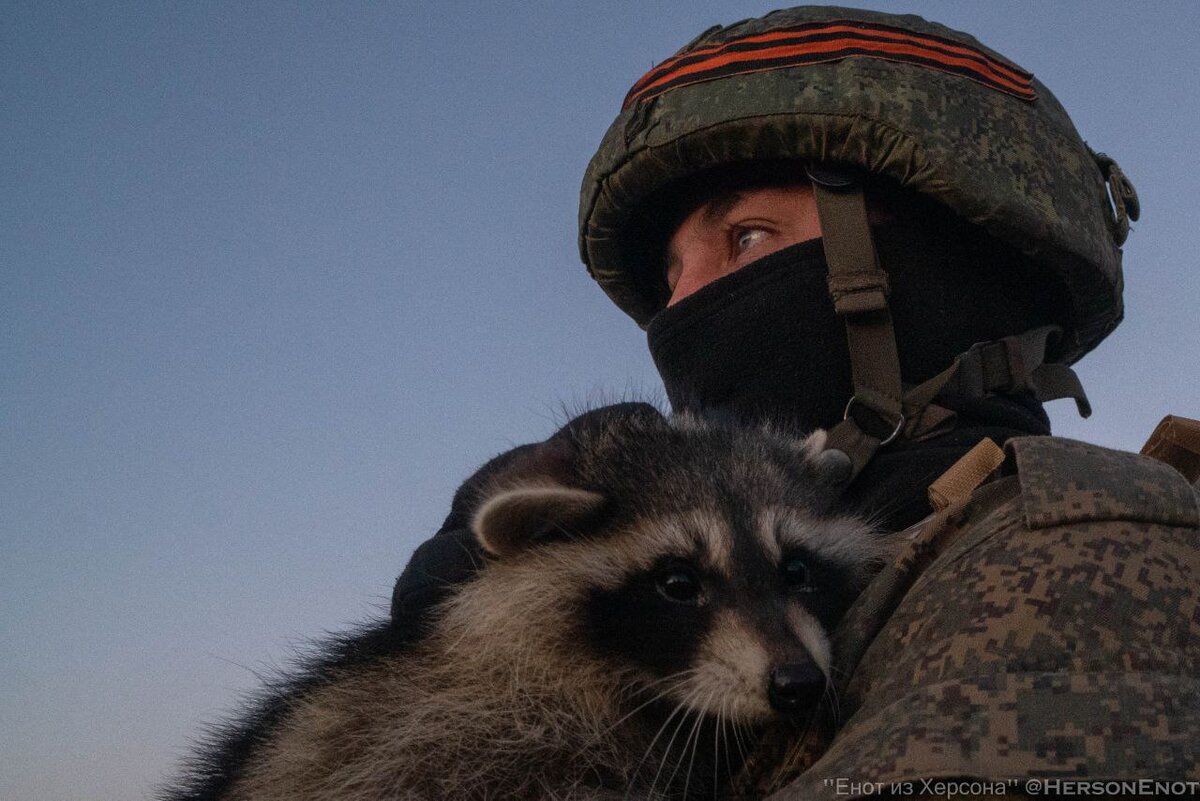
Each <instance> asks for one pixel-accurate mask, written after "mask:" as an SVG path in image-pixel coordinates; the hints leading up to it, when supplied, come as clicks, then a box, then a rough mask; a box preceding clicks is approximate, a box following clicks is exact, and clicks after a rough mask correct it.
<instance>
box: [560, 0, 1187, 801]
mask: <svg viewBox="0 0 1200 801" xmlns="http://www.w3.org/2000/svg"><path fill="white" fill-rule="evenodd" d="M839 37H842V38H839ZM829 41H837V42H839V44H838V45H836V46H837V47H841V48H842V49H841V50H839V51H837V52H831V53H824V54H823V52H824V51H822V50H821V48H822V47H825V45H824V44H822V43H823V42H829ZM897 42H902V43H903V45H904V46H903V48H898V47H896V46H895V43H897ZM831 47H833V46H832V45H831ZM789 48H790V49H789ZM856 48H858V49H856ZM914 52H915V53H918V55H917V56H912V53H914ZM797 54H800V55H797ZM814 54H815V55H814ZM789 59H790V60H789ZM805 59H807V60H805ZM779 159H792V160H797V161H806V162H817V163H829V162H837V163H841V164H850V165H854V166H855V167H857V168H859V169H862V170H865V171H867V172H869V173H874V174H880V175H885V176H887V177H888V178H890V179H892V180H893V181H896V182H898V183H899V184H900V185H901V186H903V187H905V188H909V189H912V190H915V191H917V192H920V193H922V194H924V195H927V196H931V197H934V198H936V199H937V200H939V201H940V202H942V203H943V204H945V205H946V206H948V207H949V208H950V209H951V210H952V211H954V212H956V213H957V214H958V215H960V216H961V217H963V218H965V219H967V220H968V221H970V222H972V223H975V224H976V225H978V226H981V227H982V228H984V229H986V230H987V231H988V232H989V233H990V234H991V235H993V236H994V237H996V238H997V239H999V240H1001V241H1003V242H1006V243H1008V244H1010V245H1012V246H1014V247H1017V248H1019V249H1020V250H1021V251H1022V252H1023V253H1024V254H1025V255H1026V256H1027V257H1028V258H1029V261H1030V264H1031V265H1033V266H1034V268H1035V269H1036V270H1041V271H1043V273H1044V274H1046V275H1047V276H1050V277H1052V278H1053V280H1055V281H1057V282H1060V283H1061V284H1062V285H1064V286H1065V287H1066V288H1067V290H1068V293H1069V295H1070V305H1071V308H1070V309H1069V310H1064V312H1063V320H1064V322H1063V325H1064V328H1065V329H1066V330H1065V334H1064V338H1063V341H1062V342H1061V345H1060V347H1059V352H1058V353H1057V355H1056V359H1057V360H1058V361H1059V362H1060V363H1062V364H1063V366H1065V365H1066V364H1069V363H1071V362H1074V361H1075V360H1077V359H1078V358H1080V357H1081V356H1082V355H1084V354H1085V353H1086V352H1087V351H1089V350H1090V349H1091V348H1093V347H1094V346H1095V345H1096V344H1097V343H1098V342H1099V341H1100V340H1101V339H1102V338H1103V337H1104V336H1106V335H1107V334H1108V333H1109V332H1110V331H1111V330H1112V329H1113V328H1114V327H1115V326H1116V325H1117V323H1119V322H1120V319H1121V316H1122V304H1121V290H1122V283H1123V281H1122V276H1121V250H1120V245H1121V244H1122V243H1123V242H1124V240H1125V236H1126V234H1127V232H1128V227H1129V223H1128V221H1129V219H1136V217H1137V214H1138V204H1137V198H1136V194H1135V193H1134V191H1133V188H1132V185H1131V184H1130V183H1129V182H1128V180H1127V179H1126V178H1125V176H1124V175H1123V174H1122V173H1121V171H1120V169H1119V167H1117V165H1116V163H1115V162H1114V161H1113V160H1112V159H1110V158H1108V157H1107V156H1104V155H1102V154H1097V153H1095V152H1093V151H1092V150H1091V149H1090V148H1088V147H1087V145H1085V144H1084V142H1083V140H1082V139H1081V138H1080V137H1079V135H1078V133H1076V131H1075V129H1074V127H1073V125H1072V124H1071V122H1070V120H1069V118H1068V117H1067V115H1066V113H1065V111H1063V109H1062V107H1061V106H1060V105H1059V104H1058V102H1057V101H1056V100H1055V98H1054V97H1053V95H1052V94H1050V92H1049V91H1048V90H1047V89H1046V87H1045V86H1043V85H1042V84H1041V83H1040V82H1039V81H1037V80H1036V79H1035V78H1033V77H1032V75H1030V74H1029V73H1027V72H1025V71H1024V70H1021V68H1020V67H1018V66H1016V65H1014V64H1012V63H1011V62H1008V61H1006V60H1005V59H1004V58H1003V57H1002V56H1000V55H999V54H997V53H995V52H994V51H991V50H988V49H987V48H985V47H984V46H983V45H981V44H980V43H978V42H977V41H976V40H974V39H973V38H972V37H970V36H967V35H966V34H962V33H960V32H957V31H953V30H950V29H948V28H945V27H943V26H940V25H936V24H934V23H929V22H926V21H925V20H922V19H920V18H918V17H911V16H904V17H896V16H891V15H884V14H876V13H873V12H866V11H858V10H853V9H840V8H817V7H805V8H797V9H788V10H784V11H779V12H774V13H773V14H770V15H768V16H766V17H764V18H761V19H755V20H746V21H743V22H740V23H737V24H735V25H733V26H729V27H727V28H721V27H716V28H713V29H710V30H709V31H706V32H705V33H704V34H702V35H701V36H700V37H698V38H697V39H696V40H695V41H693V42H692V43H690V44H689V45H687V46H686V47H685V48H683V49H682V50H681V51H680V52H679V53H677V54H676V55H675V56H674V57H672V58H671V59H668V60H667V61H666V62H663V64H661V65H659V66H658V67H656V68H655V69H654V70H652V71H651V72H650V73H649V74H647V76H645V77H644V78H643V79H642V80H641V81H639V82H638V83H637V84H635V85H634V88H633V89H632V90H631V92H630V95H629V97H628V98H627V100H626V103H625V106H624V108H623V109H622V112H621V114H620V116H619V117H618V118H617V120H616V122H615V123H614V124H613V126H612V127H611V128H610V129H609V131H608V133H607V135H606V136H605V138H604V141H603V143H602V144H601V146H600V149H599V152H598V153H597V154H596V156H595V158H594V159H593V160H592V163H591V165H590V166H589V168H588V172H587V175H586V176H585V178H584V185H583V191H582V198H581V204H580V249H581V254H582V257H583V260H584V262H585V264H586V265H587V267H588V270H589V272H590V273H591V274H592V276H593V277H594V278H595V279H596V280H597V281H598V282H599V283H600V285H601V286H602V288H604V290H605V291H606V292H607V293H608V294H609V296H610V297H611V298H612V299H613V300H614V301H615V302H616V303H617V305H618V306H620V307H621V308H622V309H624V310H625V311H626V312H627V313H628V314H629V315H630V316H632V317H633V318H634V319H635V320H636V321H637V322H638V323H639V324H642V325H645V324H646V323H647V322H648V321H649V320H650V319H651V318H652V317H653V316H654V315H655V314H656V313H658V311H659V310H660V309H662V308H663V306H664V304H665V301H666V295H665V294H664V293H665V289H666V288H665V287H664V286H663V285H662V284H661V281H660V280H658V278H657V271H658V270H660V269H661V268H660V267H658V265H657V264H656V263H655V262H654V258H655V255H654V252H653V251H652V250H651V249H647V248H645V247H644V246H643V244H642V243H640V242H639V241H638V231H639V229H638V226H637V224H636V223H637V215H638V213H639V211H640V212H642V213H644V210H645V204H647V203H648V202H649V201H648V199H649V198H652V197H653V196H654V195H655V193H660V192H663V191H665V189H666V188H667V187H669V186H671V182H672V181H675V180H678V179H679V178H680V177H681V176H687V175H695V174H697V173H700V172H702V171H703V170H704V169H705V168H707V167H711V166H712V165H728V164H735V163H739V162H753V161H760V160H779ZM823 227H826V226H823ZM827 230H828V229H827ZM831 274H832V271H831ZM836 300H837V298H836V297H835V302H836ZM1081 408H1082V407H1081ZM900 419H901V425H903V421H904V418H903V417H902V418H900ZM897 430H899V429H897ZM1006 451H1007V459H1006V461H1005V463H1004V466H1003V468H1002V469H1001V470H1000V471H998V472H997V474H996V476H994V477H993V480H990V481H988V482H987V483H984V484H983V486H982V487H981V488H979V489H977V490H976V491H975V492H973V493H971V494H970V495H969V496H967V497H965V498H964V499H961V500H959V501H957V502H955V503H953V504H951V505H950V506H949V507H948V508H946V509H944V510H942V511H941V512H938V513H937V514H935V515H934V516H933V517H932V518H929V519H928V520H926V521H923V522H922V523H921V524H919V525H917V526H915V527H913V529H912V538H911V542H910V544H909V546H908V547H907V549H906V550H905V552H904V553H903V554H902V555H901V557H900V558H899V559H898V560H897V561H896V562H895V563H894V564H892V565H890V566H889V567H887V568H886V569H885V571H884V572H883V574H882V575H881V576H880V577H879V578H878V579H877V580H876V581H875V582H874V583H873V584H872V585H871V586H870V587H869V588H868V590H867V591H866V593H865V594H864V595H863V596H862V597H861V598H860V600H859V602H858V603H857V605H856V606H855V608H854V609H853V610H852V611H851V613H850V614H849V616H848V617H847V619H846V620H845V621H844V623H843V625H842V627H841V629H840V632H839V635H838V637H839V649H838V650H839V659H840V663H841V664H840V670H841V675H842V676H843V677H844V679H843V680H842V682H841V686H839V687H838V695H837V702H836V704H834V705H832V706H831V708H829V709H828V710H826V711H827V712H828V713H829V717H831V718H833V717H836V718H837V720H838V721H839V723H838V724H837V725H836V727H831V728H830V729H829V730H828V731H810V732H809V733H808V734H807V735H806V739H805V741H804V742H802V743H799V744H796V743H794V742H792V741H791V739H789V737H790V735H789V734H786V733H785V734H780V735H779V736H778V737H768V738H767V740H766V742H765V743H764V745H763V746H762V747H761V748H760V750H759V751H758V752H757V753H756V754H755V755H753V756H752V758H751V760H750V761H749V763H748V771H747V775H746V777H744V779H745V780H744V781H743V783H742V786H741V788H740V792H739V795H741V796H742V797H747V798H749V797H754V798H758V797H762V796H763V795H764V794H768V793H770V792H772V791H776V792H775V794H774V795H772V796H771V797H772V798H776V799H780V800H781V801H782V800H783V799H804V798H825V797H828V798H835V797H836V798H845V797H866V796H872V795H881V794H887V793H889V792H890V793H892V794H900V795H922V794H928V795H932V796H937V797H945V796H946V795H947V794H951V795H952V794H954V793H953V792H951V791H954V790H958V791H960V792H959V794H961V795H970V794H972V792H973V793H974V794H975V795H987V796H994V797H998V796H1010V797H1021V796H1022V794H1024V793H1026V792H1031V793H1033V794H1037V792H1038V788H1037V787H1031V786H1027V785H1026V784H1025V782H1026V780H1027V779H1030V778H1045V779H1047V783H1046V784H1044V785H1042V792H1045V793H1048V794H1058V793H1065V792H1071V790H1072V788H1071V787H1068V786H1064V785H1062V784H1054V783H1053V782H1054V781H1060V780H1062V779H1066V778H1087V779H1091V780H1143V779H1148V780H1176V781H1188V780H1200V678H1197V676H1198V673H1197V662H1198V661H1200V496H1198V494H1197V490H1196V488H1195V487H1193V486H1192V485H1191V484H1189V482H1188V480H1187V479H1186V478H1185V477H1184V476H1183V475H1181V474H1180V473H1179V472H1177V471H1176V470H1174V469H1173V468H1171V467H1169V466H1167V465H1166V464H1163V463H1161V462H1157V461H1154V460H1152V459H1148V458H1145V457H1142V456H1137V455H1134V454H1129V453H1121V452H1117V451H1111V450H1106V449H1102V448H1099V447H1095V446H1091V445H1087V444H1084V443H1079V442H1074V441H1070V440H1065V439H1059V438H1054V437H1024V438H1017V439H1014V440H1010V441H1009V442H1008V444H1007V445H1006ZM868 458H869V457H868ZM932 779H941V780H975V781H977V782H984V783H983V784H976V785H975V786H972V785H970V784H969V783H966V784H961V785H954V786H947V785H942V786H930V785H925V784H922V780H932ZM839 780H840V781H841V782H842V783H841V784H839ZM893 783H895V784H893ZM1087 789H1092V790H1093V791H1097V790H1100V789H1103V790H1112V789H1114V788H1113V786H1107V787H1097V786H1095V785H1089V786H1088V787H1085V788H1084V790H1083V791H1086V790H1087ZM1142 789H1143V790H1144V786H1143V788H1142ZM1159 789H1160V791H1161V788H1159ZM1083 791H1081V792H1079V793H1076V794H1082V792H1083ZM1193 791H1200V787H1196V788H1193ZM1143 794H1149V793H1146V792H1143Z"/></svg>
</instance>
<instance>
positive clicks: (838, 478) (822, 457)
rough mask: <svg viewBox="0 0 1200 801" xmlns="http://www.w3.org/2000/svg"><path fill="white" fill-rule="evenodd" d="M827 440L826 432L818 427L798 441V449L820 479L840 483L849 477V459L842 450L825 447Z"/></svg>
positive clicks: (830, 482)
mask: <svg viewBox="0 0 1200 801" xmlns="http://www.w3.org/2000/svg"><path fill="white" fill-rule="evenodd" d="M828 442H829V434H828V432H827V431H826V430H825V429H823V428H818V429H815V430H814V431H813V432H812V433H810V434H809V435H808V436H807V437H805V438H804V439H803V440H801V441H800V450H801V452H802V453H803V454H804V458H805V460H806V461H807V462H808V463H809V464H810V465H812V467H813V469H814V470H815V471H816V473H817V478H818V479H819V480H820V481H822V482H823V483H826V484H833V485H837V484H842V483H843V482H845V481H846V480H847V479H848V478H849V477H850V472H851V466H850V459H849V458H848V457H847V456H846V454H845V453H844V452H842V451H839V450H836V449H829V448H826V447H825V446H826V445H827V444H828Z"/></svg>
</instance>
